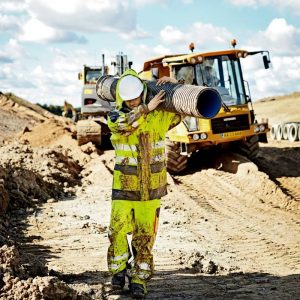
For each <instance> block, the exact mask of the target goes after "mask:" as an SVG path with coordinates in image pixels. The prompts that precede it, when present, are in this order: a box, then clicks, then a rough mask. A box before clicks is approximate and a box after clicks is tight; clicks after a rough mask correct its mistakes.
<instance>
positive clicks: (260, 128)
mask: <svg viewBox="0 0 300 300" xmlns="http://www.w3.org/2000/svg"><path fill="white" fill-rule="evenodd" d="M265 129H266V127H265V125H263V124H261V125H259V131H260V132H263V131H265Z"/></svg>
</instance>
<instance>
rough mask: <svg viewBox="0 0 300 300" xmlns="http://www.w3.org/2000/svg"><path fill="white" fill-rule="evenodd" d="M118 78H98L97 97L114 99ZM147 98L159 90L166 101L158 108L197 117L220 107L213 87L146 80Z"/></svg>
mask: <svg viewBox="0 0 300 300" xmlns="http://www.w3.org/2000/svg"><path fill="white" fill-rule="evenodd" d="M117 81H118V78H115V77H112V76H103V77H101V78H99V80H98V82H97V85H96V92H97V95H98V96H99V97H101V98H102V99H104V100H107V101H115V97H116V86H117ZM146 85H147V98H146V102H147V103H149V102H150V100H151V99H153V97H154V96H155V95H156V94H157V93H158V92H159V91H161V90H164V91H165V92H166V97H165V99H166V101H165V102H164V103H162V104H161V106H160V109H163V110H166V111H170V112H174V113H179V114H182V115H187V116H193V117H197V118H206V119H210V118H213V117H215V116H216V115H217V113H218V112H219V110H220V108H221V104H222V102H221V96H220V94H219V92H218V91H217V90H215V89H213V88H209V87H204V86H196V85H183V84H173V83H165V84H162V85H160V86H157V85H156V82H155V81H146Z"/></svg>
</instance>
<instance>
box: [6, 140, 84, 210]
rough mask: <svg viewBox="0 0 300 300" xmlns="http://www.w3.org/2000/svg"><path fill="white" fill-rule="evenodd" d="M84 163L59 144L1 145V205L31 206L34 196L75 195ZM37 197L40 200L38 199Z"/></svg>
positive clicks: (39, 199)
mask: <svg viewBox="0 0 300 300" xmlns="http://www.w3.org/2000/svg"><path fill="white" fill-rule="evenodd" d="M80 171H81V167H80V166H79V164H78V163H77V162H75V161H74V160H73V159H72V157H70V156H68V153H66V152H63V151H62V149H61V148H60V147H58V148H56V149H50V148H32V147H31V146H30V145H28V144H17V143H14V144H9V145H7V146H3V147H1V148H0V172H1V180H2V184H1V187H0V188H1V189H2V191H3V194H2V198H3V201H1V203H2V205H1V206H0V208H1V212H2V213H5V211H6V209H7V207H8V206H10V208H20V207H27V206H32V204H33V203H34V199H38V201H46V200H48V199H49V198H56V199H58V198H62V197H64V196H71V195H74V194H75V192H76V189H75V186H76V185H78V184H80V175H79V174H80ZM36 201H37V200H36Z"/></svg>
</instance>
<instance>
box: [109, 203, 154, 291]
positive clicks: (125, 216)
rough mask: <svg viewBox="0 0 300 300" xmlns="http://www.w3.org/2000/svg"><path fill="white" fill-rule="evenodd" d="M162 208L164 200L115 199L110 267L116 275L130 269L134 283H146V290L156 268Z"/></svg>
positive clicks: (111, 222)
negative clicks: (154, 248)
mask: <svg viewBox="0 0 300 300" xmlns="http://www.w3.org/2000/svg"><path fill="white" fill-rule="evenodd" d="M159 208H160V199H155V200H150V201H128V200H113V201H112V208H111V219H110V228H109V235H108V236H109V240H110V246H109V248H108V254H107V261H108V269H109V271H110V272H111V273H112V274H113V275H114V274H116V273H118V272H120V271H122V270H124V269H125V268H127V269H128V271H127V273H129V276H130V277H131V278H132V279H131V282H132V283H140V284H143V286H144V288H145V289H146V282H147V280H149V279H150V277H151V275H152V272H153V268H154V265H153V254H152V248H153V245H154V241H155V237H156V233H157V227H158V218H159ZM129 234H132V240H131V245H130V244H129V242H128V235H129ZM132 256H133V257H132ZM129 262H130V263H129Z"/></svg>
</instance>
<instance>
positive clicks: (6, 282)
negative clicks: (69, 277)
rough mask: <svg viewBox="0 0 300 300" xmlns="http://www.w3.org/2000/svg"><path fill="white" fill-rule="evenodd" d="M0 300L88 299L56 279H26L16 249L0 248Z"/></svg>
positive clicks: (38, 277)
mask: <svg viewBox="0 0 300 300" xmlns="http://www.w3.org/2000/svg"><path fill="white" fill-rule="evenodd" d="M0 299H8V300H9V299H11V300H21V299H22V300H23V299H37V300H38V299H89V298H88V297H85V296H84V295H79V293H78V292H76V291H75V290H73V289H71V288H70V287H68V286H67V285H66V284H65V283H64V282H62V281H60V280H58V278H56V277H51V276H45V277H40V276H37V277H35V278H32V277H28V276H27V275H26V272H25V271H24V268H23V267H22V265H21V264H20V255H19V252H18V250H17V249H16V247H14V246H11V247H8V246H6V245H4V246H2V247H1V248H0Z"/></svg>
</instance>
